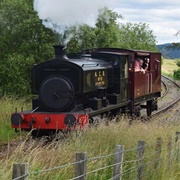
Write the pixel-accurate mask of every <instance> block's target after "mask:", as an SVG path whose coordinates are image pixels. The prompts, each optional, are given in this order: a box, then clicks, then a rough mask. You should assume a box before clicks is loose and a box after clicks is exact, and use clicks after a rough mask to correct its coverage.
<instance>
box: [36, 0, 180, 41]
mask: <svg viewBox="0 0 180 180" xmlns="http://www.w3.org/2000/svg"><path fill="white" fill-rule="evenodd" d="M34 5H35V9H36V10H37V11H38V15H39V18H40V19H42V20H44V19H50V20H51V21H53V23H55V24H58V25H60V26H62V25H64V26H68V25H74V24H77V23H80V24H81V23H86V24H88V25H91V26H93V25H94V23H95V20H96V18H97V15H98V9H99V8H102V7H104V6H107V7H109V8H111V9H113V10H115V11H117V12H118V13H119V14H121V15H123V17H124V19H123V20H120V21H121V22H132V23H139V22H143V23H146V24H149V27H150V29H151V30H153V32H154V35H155V36H156V37H157V41H158V44H161V43H169V42H178V41H180V37H175V36H174V34H175V33H177V32H178V31H179V30H180V27H179V24H180V13H179V12H180V1H179V0H173V1H169V0H136V1H135V0H90V1H85V0H34Z"/></svg>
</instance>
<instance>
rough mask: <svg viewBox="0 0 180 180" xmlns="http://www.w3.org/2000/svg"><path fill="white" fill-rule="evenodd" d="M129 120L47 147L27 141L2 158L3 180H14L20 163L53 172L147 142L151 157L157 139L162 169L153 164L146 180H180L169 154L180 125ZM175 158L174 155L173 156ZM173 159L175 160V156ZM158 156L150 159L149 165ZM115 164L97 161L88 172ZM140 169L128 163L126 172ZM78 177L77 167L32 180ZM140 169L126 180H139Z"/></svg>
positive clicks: (103, 173) (107, 174)
mask: <svg viewBox="0 0 180 180" xmlns="http://www.w3.org/2000/svg"><path fill="white" fill-rule="evenodd" d="M129 120H130V119H129V118H128V117H125V116H122V117H119V122H115V121H112V122H111V123H109V124H108V125H107V124H105V123H103V122H102V123H100V125H99V126H98V127H94V128H90V129H87V130H84V131H83V132H82V131H80V132H72V133H70V134H69V135H68V136H67V137H65V135H63V134H61V140H60V141H53V142H51V143H50V144H47V145H43V141H38V140H32V139H31V138H29V137H28V135H27V137H26V138H24V139H26V140H25V141H24V142H22V143H20V144H19V145H18V146H17V147H12V148H11V147H10V148H9V149H8V151H6V152H5V153H3V155H1V159H0V169H1V173H0V179H11V173H12V171H11V170H12V165H13V163H17V162H26V163H29V166H30V167H29V172H36V171H38V170H42V169H48V168H53V167H56V166H60V165H63V164H68V163H70V162H71V163H72V162H74V161H75V153H76V152H87V153H88V158H91V157H97V156H103V155H107V154H112V153H114V149H115V146H116V145H118V144H121V145H124V147H125V150H127V149H134V148H136V147H137V141H139V140H141V141H145V145H146V146H145V152H146V153H147V155H149V154H153V153H154V152H155V145H156V143H155V142H156V139H157V137H161V138H162V139H163V147H162V155H163V154H164V156H162V159H161V161H160V166H159V168H158V169H156V170H155V169H154V167H153V164H149V165H148V166H146V167H145V169H146V174H144V177H145V178H144V179H151V180H154V179H158V180H159V179H163V180H169V179H174V180H176V179H178V178H180V173H179V172H180V166H179V164H178V163H177V162H176V160H175V159H173V158H172V159H171V166H170V167H169V168H167V163H166V153H167V152H166V150H167V142H168V140H169V137H172V138H173V141H174V136H175V132H176V131H179V130H180V122H179V121H178V120H177V119H176V118H174V119H173V117H172V116H171V115H166V116H164V117H161V118H158V121H157V119H152V120H151V122H141V121H139V120H135V121H133V122H132V123H131V124H129ZM172 155H173V154H172ZM136 157H137V150H131V151H128V152H125V154H124V161H127V160H131V159H136ZM172 157H173V156H172ZM153 158H154V156H149V157H147V159H146V163H148V162H149V161H151V160H152V159H153ZM110 164H113V156H109V157H107V158H97V159H94V160H91V161H89V162H88V167H87V170H88V172H89V171H92V170H95V169H98V168H100V167H103V166H108V165H110ZM133 166H137V164H136V163H133V162H132V163H127V164H125V165H124V166H123V169H124V171H125V170H128V169H129V168H131V167H133ZM73 175H74V166H70V167H67V168H62V169H58V170H53V171H50V172H44V173H37V174H33V175H30V176H29V179H30V180H31V179H32V180H34V179H38V180H40V179H43V180H44V179H46V180H50V179H55V180H56V179H57V180H58V179H62V180H67V179H70V178H72V177H73ZM136 175H137V173H136V169H135V171H132V173H127V174H126V175H124V176H123V177H124V179H128V180H131V179H136V178H137V176H136ZM111 177H112V168H107V169H105V170H100V171H98V172H96V173H92V174H90V175H88V176H87V179H92V180H94V179H98V180H99V179H100V180H106V179H110V178H111Z"/></svg>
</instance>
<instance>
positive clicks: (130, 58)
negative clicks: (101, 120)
mask: <svg viewBox="0 0 180 180" xmlns="http://www.w3.org/2000/svg"><path fill="white" fill-rule="evenodd" d="M54 48H55V58H54V59H52V60H48V61H45V62H42V63H40V64H38V65H35V66H34V67H33V68H32V92H33V94H36V95H37V98H36V99H33V100H32V110H29V111H24V112H16V113H13V114H12V116H11V123H12V127H13V128H15V129H17V128H20V129H24V130H32V129H34V132H36V133H37V132H40V131H41V132H45V133H47V132H54V131H57V130H71V129H82V128H84V127H86V126H88V124H89V122H92V121H93V119H94V117H96V116H97V115H103V114H108V113H111V114H117V113H118V112H120V111H121V112H126V111H127V112H129V113H130V114H135V115H140V110H141V109H142V108H146V110H147V115H148V116H149V115H151V113H152V111H153V110H156V109H157V98H158V97H159V96H160V94H161V92H160V91H161V54H160V53H154V52H147V51H146V52H145V51H136V50H128V49H120V48H101V49H89V50H85V51H83V52H82V53H81V54H80V55H79V56H78V57H76V58H74V57H73V58H71V59H69V58H68V57H67V55H66V52H65V47H64V46H61V45H58V46H54ZM137 57H141V58H142V59H143V60H145V59H146V58H149V59H150V66H149V69H148V70H147V71H146V72H141V71H139V72H136V71H135V70H134V66H135V59H136V58H137ZM145 103H146V104H145Z"/></svg>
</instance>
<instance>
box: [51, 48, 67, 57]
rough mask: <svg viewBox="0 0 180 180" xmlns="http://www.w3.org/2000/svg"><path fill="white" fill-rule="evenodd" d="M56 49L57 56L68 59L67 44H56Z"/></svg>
mask: <svg viewBox="0 0 180 180" xmlns="http://www.w3.org/2000/svg"><path fill="white" fill-rule="evenodd" d="M53 47H54V51H55V58H62V59H68V57H67V55H66V46H63V45H55V46H53Z"/></svg>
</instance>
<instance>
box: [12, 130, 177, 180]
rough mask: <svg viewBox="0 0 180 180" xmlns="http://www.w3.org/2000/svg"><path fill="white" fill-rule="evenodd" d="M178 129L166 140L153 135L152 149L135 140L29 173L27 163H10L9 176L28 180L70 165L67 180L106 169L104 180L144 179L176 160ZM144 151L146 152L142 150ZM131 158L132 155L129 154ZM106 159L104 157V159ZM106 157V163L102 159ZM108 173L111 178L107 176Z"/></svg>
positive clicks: (77, 178)
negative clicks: (132, 145) (110, 150)
mask: <svg viewBox="0 0 180 180" xmlns="http://www.w3.org/2000/svg"><path fill="white" fill-rule="evenodd" d="M179 141H180V132H176V136H174V137H173V138H169V140H168V141H163V140H162V138H157V140H156V143H155V146H154V149H153V150H152V148H151V151H150V149H148V148H147V145H146V144H145V142H144V141H138V145H137V147H136V148H132V149H124V146H123V145H117V146H116V149H115V151H114V153H111V154H107V155H103V156H96V157H90V158H88V156H87V153H86V152H82V153H76V159H75V162H72V163H68V164H64V165H59V166H56V167H53V168H48V169H42V170H39V171H32V172H29V165H28V163H17V164H13V171H12V179H13V180H28V178H30V177H31V176H33V175H34V176H35V175H38V174H42V173H48V172H51V171H57V170H62V169H65V168H69V167H73V168H74V177H71V178H66V179H67V180H68V179H69V180H86V179H88V177H89V179H91V178H92V177H96V176H97V175H98V176H101V174H102V173H100V172H101V171H103V174H104V173H105V171H108V172H110V173H109V174H110V175H108V176H106V179H107V180H108V179H109V180H121V179H132V177H133V179H138V180H141V179H144V178H145V176H147V175H148V176H149V175H150V174H151V175H153V174H154V172H157V171H158V169H160V168H161V167H162V166H164V167H166V170H168V169H169V168H170V166H171V163H172V161H176V162H179V161H180V145H179V144H180V143H179ZM145 150H147V152H146V153H145ZM131 151H132V152H135V153H134V154H135V157H134V158H133V159H129V156H128V157H126V154H127V153H129V152H131ZM130 157H131V158H132V156H130ZM107 159H108V160H107ZM106 160H107V162H108V163H107V162H106ZM100 161H102V163H101V164H103V166H101V167H98V168H97V166H95V169H93V168H92V166H91V167H89V166H88V165H89V164H90V163H94V164H100V163H99V162H100ZM109 176H111V177H109Z"/></svg>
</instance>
